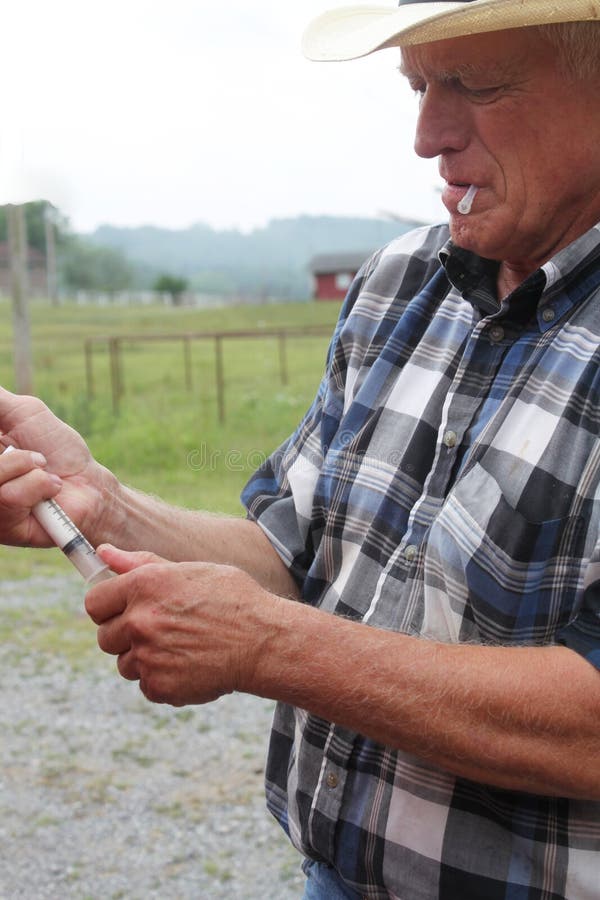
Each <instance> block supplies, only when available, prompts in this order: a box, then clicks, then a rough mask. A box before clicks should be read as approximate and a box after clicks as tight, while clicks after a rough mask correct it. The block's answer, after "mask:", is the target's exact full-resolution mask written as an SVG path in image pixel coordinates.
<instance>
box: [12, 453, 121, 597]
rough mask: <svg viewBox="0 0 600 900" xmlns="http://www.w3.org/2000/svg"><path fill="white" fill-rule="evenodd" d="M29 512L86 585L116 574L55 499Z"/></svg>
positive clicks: (41, 502)
mask: <svg viewBox="0 0 600 900" xmlns="http://www.w3.org/2000/svg"><path fill="white" fill-rule="evenodd" d="M15 449H16V448H15V447H10V446H9V447H6V448H5V450H4V452H5V453H8V452H9V451H11V450H15ZM32 513H33V515H34V516H35V518H36V519H37V521H38V522H39V523H40V525H41V526H42V528H43V529H44V531H45V532H47V534H48V535H49V537H51V538H52V540H53V541H54V543H55V544H56V546H57V547H59V548H60V549H61V550H62V552H63V553H64V554H65V556H66V557H67V559H68V560H69V561H70V562H71V563H72V564H73V565H74V566H75V568H76V569H77V571H78V572H79V573H80V575H82V577H83V578H84V579H85V582H86V584H90V585H91V584H97V583H98V582H99V581H105V580H106V579H107V578H112V576H113V575H114V574H115V573H114V572H112V571H111V569H109V567H108V566H107V564H106V563H105V562H102V560H101V559H100V557H99V556H98V554H97V553H96V551H95V550H94V548H93V547H92V545H91V544H90V543H89V541H87V540H86V539H85V537H84V536H83V534H82V533H81V531H80V530H79V528H78V527H77V526H76V525H75V524H74V523H73V522H72V521H71V519H70V518H69V517H68V515H67V514H66V512H65V511H64V509H63V508H62V506H59V504H58V503H57V502H56V500H41V501H40V502H39V503H36V504H35V505H34V506H33V508H32Z"/></svg>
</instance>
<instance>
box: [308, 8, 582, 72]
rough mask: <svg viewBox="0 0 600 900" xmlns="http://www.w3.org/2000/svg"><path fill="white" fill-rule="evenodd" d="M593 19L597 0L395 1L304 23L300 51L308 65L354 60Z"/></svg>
mask: <svg viewBox="0 0 600 900" xmlns="http://www.w3.org/2000/svg"><path fill="white" fill-rule="evenodd" d="M594 19H598V20H600V0H463V2H460V3H438V2H435V0H420V2H419V0H400V3H399V5H398V6H397V7H395V6H394V7H390V6H387V7H386V6H343V7H341V8H340V9H334V10H330V11H329V12H326V13H324V14H323V15H321V16H319V17H318V18H316V19H314V21H313V22H311V23H310V25H309V26H308V28H307V30H306V31H305V33H304V36H303V39H302V50H303V52H304V54H305V56H307V57H308V58H309V59H314V60H341V59H354V58H356V57H357V56H366V55H367V54H368V53H373V52H374V51H375V50H381V49H383V48H384V47H407V46H410V45H411V44H425V43H429V42H430V41H439V40H443V39H445V38H455V37H461V36H463V35H468V34H480V33H482V32H484V31H500V30H502V29H505V28H522V27H524V26H527V25H547V24H551V23H552V22H583V21H592V20H594Z"/></svg>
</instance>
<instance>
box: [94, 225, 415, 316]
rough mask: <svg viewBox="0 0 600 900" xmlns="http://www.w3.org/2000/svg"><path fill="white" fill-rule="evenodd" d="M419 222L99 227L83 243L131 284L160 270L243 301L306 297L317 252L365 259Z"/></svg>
mask: <svg viewBox="0 0 600 900" xmlns="http://www.w3.org/2000/svg"><path fill="white" fill-rule="evenodd" d="M419 224H421V223H418V222H414V221H409V220H406V221H404V220H398V221H389V220H384V219H367V218H346V217H336V216H299V217H297V218H293V219H273V220H272V221H270V222H269V223H268V224H267V225H266V226H265V227H264V228H256V229H254V230H253V231H250V232H249V233H244V232H241V231H238V230H225V231H216V230H214V229H213V228H211V227H210V226H209V225H204V224H196V225H192V226H191V227H190V228H186V229H181V230H171V229H166V228H158V227H155V226H152V225H147V226H143V227H139V228H116V227H114V226H112V225H103V226H101V227H100V228H98V229H96V231H95V232H93V234H91V235H86V239H87V240H90V241H92V242H93V243H95V244H98V245H101V246H105V247H112V248H115V249H117V250H120V251H121V252H122V253H123V254H124V255H125V256H126V257H127V258H128V259H129V260H130V262H131V263H133V265H134V267H135V271H136V281H137V283H138V286H140V287H148V286H150V285H151V284H152V282H153V281H154V279H155V278H156V276H157V275H158V274H159V273H165V272H166V273H170V274H173V275H178V276H183V277H185V278H187V279H188V281H189V283H190V287H191V288H193V289H195V290H198V291H205V292H208V293H219V294H229V295H237V296H246V297H261V296H269V297H277V298H279V299H281V300H286V299H289V300H297V299H305V298H306V297H307V296H309V292H310V277H309V272H308V266H309V262H310V260H311V258H312V257H313V256H317V255H320V254H323V253H340V252H358V253H362V252H364V253H365V256H366V255H368V254H369V253H370V252H371V251H373V250H375V249H377V248H378V247H381V246H383V245H384V244H387V243H388V242H389V241H391V240H392V239H393V238H395V237H397V236H398V235H399V234H402V233H403V232H405V231H408V230H410V229H412V228H414V227H416V226H417V225H419Z"/></svg>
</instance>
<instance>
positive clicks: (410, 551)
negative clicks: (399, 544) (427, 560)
mask: <svg viewBox="0 0 600 900" xmlns="http://www.w3.org/2000/svg"><path fill="white" fill-rule="evenodd" d="M418 549H419V548H418V547H416V546H415V544H409V545H408V547H406V548H405V550H404V559H407V560H408V562H412V561H413V559H414V558H415V556H416V555H417V551H418Z"/></svg>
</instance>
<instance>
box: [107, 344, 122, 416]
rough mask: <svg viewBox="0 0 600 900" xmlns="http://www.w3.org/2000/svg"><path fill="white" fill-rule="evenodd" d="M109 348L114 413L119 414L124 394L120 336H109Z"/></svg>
mask: <svg viewBox="0 0 600 900" xmlns="http://www.w3.org/2000/svg"><path fill="white" fill-rule="evenodd" d="M108 350H109V353H110V385H111V392H112V406H113V412H114V414H115V415H116V416H118V415H119V408H120V399H121V396H122V394H123V380H122V377H121V360H120V353H119V351H120V341H119V338H109V341H108Z"/></svg>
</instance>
